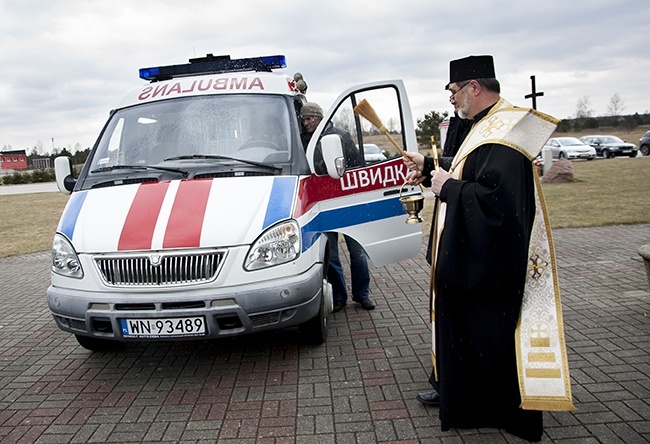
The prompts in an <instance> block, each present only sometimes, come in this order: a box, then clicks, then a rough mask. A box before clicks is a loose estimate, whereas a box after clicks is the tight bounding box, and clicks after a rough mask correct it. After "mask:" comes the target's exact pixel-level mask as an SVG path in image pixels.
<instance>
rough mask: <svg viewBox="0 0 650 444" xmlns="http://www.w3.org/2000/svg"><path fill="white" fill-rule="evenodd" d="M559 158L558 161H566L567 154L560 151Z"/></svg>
mask: <svg viewBox="0 0 650 444" xmlns="http://www.w3.org/2000/svg"><path fill="white" fill-rule="evenodd" d="M557 157H558V159H565V158H566V154H564V151H560V154H559V155H558V156H557Z"/></svg>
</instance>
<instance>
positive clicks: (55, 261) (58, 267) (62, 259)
mask: <svg viewBox="0 0 650 444" xmlns="http://www.w3.org/2000/svg"><path fill="white" fill-rule="evenodd" d="M52 271H53V272H55V273H57V274H60V275H62V276H67V277H73V278H77V279H81V278H82V277H84V272H83V269H82V268H81V263H80V262H79V257H77V253H76V252H75V251H74V248H72V245H71V244H70V242H69V241H68V239H66V238H65V237H64V236H62V235H60V234H58V233H57V234H55V235H54V242H53V243H52Z"/></svg>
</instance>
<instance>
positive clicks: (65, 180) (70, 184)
mask: <svg viewBox="0 0 650 444" xmlns="http://www.w3.org/2000/svg"><path fill="white" fill-rule="evenodd" d="M54 175H55V176H56V186H57V188H58V189H59V191H60V192H61V193H63V194H70V193H72V190H74V185H75V184H76V183H77V180H76V179H75V178H74V177H73V176H72V160H71V159H70V158H69V157H67V156H61V157H57V158H56V159H54Z"/></svg>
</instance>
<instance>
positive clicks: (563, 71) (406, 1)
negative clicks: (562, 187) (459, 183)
mask: <svg viewBox="0 0 650 444" xmlns="http://www.w3.org/2000/svg"><path fill="white" fill-rule="evenodd" d="M648 23H650V2H648V1H647V0H618V1H616V0H562V1H560V0H546V1H544V2H537V1H532V0H526V1H524V0H520V1H515V0H510V1H507V0H486V1H483V2H476V1H471V0H457V1H450V2H440V1H436V0H418V1H416V0H400V1H397V0H392V1H387V0H356V1H343V0H331V1H319V2H317V1H313V2H308V1H296V2H282V1H277V0H274V1H270V0H239V1H223V0H222V1H219V0H186V1H179V0H173V1H172V0H155V1H154V0H140V1H132V0H89V1H79V0H0V66H1V67H2V68H1V69H0V148H2V147H4V146H11V147H12V148H13V149H23V148H24V149H28V150H29V149H31V148H32V147H34V146H36V145H37V144H38V143H39V142H40V143H41V144H42V146H43V148H44V149H45V150H51V148H52V146H53V143H52V138H54V145H55V146H56V147H71V148H73V149H74V147H75V146H76V145H77V144H79V145H80V146H81V148H87V147H90V146H92V145H93V144H94V142H95V139H96V137H97V135H98V133H99V131H100V130H101V128H102V126H103V124H104V122H105V120H106V119H107V117H108V112H109V110H110V109H111V108H113V107H114V106H115V105H116V104H117V102H118V101H119V99H120V98H121V97H122V96H123V95H124V93H126V92H127V91H128V90H129V89H131V88H133V87H135V86H139V85H141V84H142V83H143V82H144V81H143V80H140V79H139V78H138V69H139V68H142V67H150V66H159V65H168V64H177V63H186V62H187V59H189V58H192V57H200V56H204V55H205V54H207V53H213V54H214V55H221V54H229V55H231V56H232V57H233V58H242V57H253V56H261V55H275V54H284V55H285V56H286V58H287V65H288V67H287V68H286V72H287V73H288V74H290V75H292V74H293V73H294V72H296V71H299V72H301V73H303V75H304V77H305V80H306V81H307V83H308V85H309V90H308V92H307V97H308V99H309V100H311V101H316V102H319V103H320V104H321V105H322V106H323V107H324V108H327V107H329V106H330V105H331V104H332V102H333V101H334V99H335V98H336V97H337V96H338V95H339V93H340V92H342V91H343V90H344V89H346V88H348V87H350V86H353V85H355V84H360V83H366V82H370V81H376V80H386V79H397V78H399V79H403V80H404V82H405V85H406V88H407V91H408V93H409V99H410V101H411V108H412V111H413V117H414V119H417V118H422V117H423V116H424V115H425V114H426V113H427V112H430V111H432V110H435V111H438V112H443V111H451V107H450V105H449V101H448V92H447V91H445V90H444V85H445V84H446V83H447V82H448V76H449V61H450V60H452V59H457V58H461V57H465V56H467V55H471V54H492V55H493V56H494V59H495V65H496V73H497V78H498V79H499V80H500V82H501V85H502V96H503V97H505V98H506V99H507V100H509V101H510V102H512V103H513V104H515V105H520V106H531V105H532V102H531V101H530V99H524V95H525V94H528V93H529V92H530V87H531V85H530V83H531V82H530V76H531V75H535V76H536V83H537V90H538V91H543V92H544V97H541V98H538V102H537V108H538V109H539V110H540V111H543V112H546V113H548V114H551V115H553V116H555V117H557V118H568V117H571V116H573V115H575V112H576V105H577V102H578V100H579V99H581V98H583V97H585V96H587V97H588V98H589V105H590V108H591V109H592V110H593V113H594V115H605V114H607V106H608V104H609V103H610V99H611V97H612V96H613V95H614V94H619V95H620V97H621V98H622V99H623V101H624V102H623V105H624V109H623V114H633V113H635V112H638V113H645V112H648V110H649V109H650V100H649V99H650V82H649V80H648V78H649V74H648V73H650V55H649V53H648V50H649V46H650V45H649V43H650V31H648ZM414 124H415V122H414Z"/></svg>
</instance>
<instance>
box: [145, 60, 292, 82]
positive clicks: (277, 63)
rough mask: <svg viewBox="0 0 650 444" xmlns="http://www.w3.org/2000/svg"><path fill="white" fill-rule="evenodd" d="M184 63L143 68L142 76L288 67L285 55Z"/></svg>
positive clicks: (163, 77)
mask: <svg viewBox="0 0 650 444" xmlns="http://www.w3.org/2000/svg"><path fill="white" fill-rule="evenodd" d="M189 62H190V63H186V64H184V65H169V66H158V67H153V68H141V69H140V78H141V79H144V80H151V81H157V80H166V79H173V78H174V77H182V76H189V75H199V74H218V73H223V72H242V71H271V70H272V69H276V68H286V67H287V62H286V59H285V57H284V56H283V55H274V56H265V57H251V58H247V59H234V60H232V59H231V58H230V56H227V55H226V56H213V55H212V54H208V55H207V56H205V57H200V58H196V59H190V60H189Z"/></svg>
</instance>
